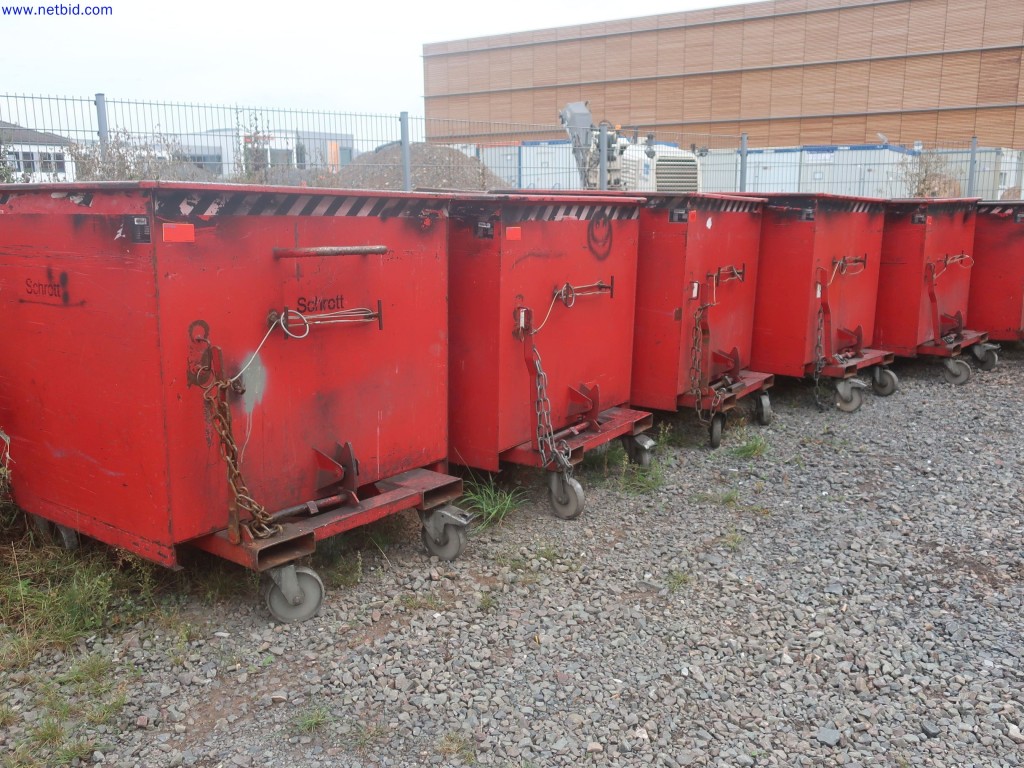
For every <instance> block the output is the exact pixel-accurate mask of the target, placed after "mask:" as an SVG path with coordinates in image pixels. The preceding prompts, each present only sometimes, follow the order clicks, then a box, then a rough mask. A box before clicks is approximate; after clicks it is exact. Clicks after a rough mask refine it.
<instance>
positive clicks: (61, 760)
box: [53, 738, 96, 765]
mask: <svg viewBox="0 0 1024 768" xmlns="http://www.w3.org/2000/svg"><path fill="white" fill-rule="evenodd" d="M95 749H96V742H94V741H93V740H92V739H81V738H79V739H73V740H71V741H68V742H66V743H65V744H62V745H61V746H60V747H58V748H57V749H55V750H54V752H53V758H54V762H55V763H56V764H57V765H70V764H71V763H72V762H73V761H74V760H75V758H78V759H79V760H81V761H83V762H84V761H86V760H88V759H89V758H90V757H91V756H92V753H93V751H94V750H95Z"/></svg>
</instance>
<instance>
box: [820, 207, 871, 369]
mask: <svg viewBox="0 0 1024 768" xmlns="http://www.w3.org/2000/svg"><path fill="white" fill-rule="evenodd" d="M821 208H822V210H820V213H819V219H820V221H819V222H818V227H819V231H820V232H821V233H822V235H823V237H821V238H820V240H819V242H820V245H819V247H820V248H821V249H822V253H821V256H822V259H821V264H822V267H823V268H824V270H825V273H823V274H822V277H825V278H826V280H827V281H828V287H827V288H828V290H827V295H828V304H829V311H830V315H831V334H830V336H831V343H832V346H831V349H832V350H833V351H834V352H838V351H842V350H843V349H844V348H848V347H849V346H850V345H851V339H852V337H853V336H854V335H855V334H856V333H857V332H858V331H859V333H860V338H861V339H862V342H863V346H865V347H866V346H870V344H871V340H872V338H873V337H874V330H875V307H876V304H877V301H878V275H879V269H880V256H881V249H882V225H883V221H884V214H883V209H882V205H881V203H879V204H865V205H863V206H858V208H859V209H863V208H866V209H867V210H855V211H850V210H844V209H842V208H838V207H837V208H836V209H832V210H829V208H828V207H827V206H822V207H821ZM826 273H827V276H826Z"/></svg>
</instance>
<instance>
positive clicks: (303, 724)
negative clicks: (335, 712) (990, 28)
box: [294, 704, 334, 733]
mask: <svg viewBox="0 0 1024 768" xmlns="http://www.w3.org/2000/svg"><path fill="white" fill-rule="evenodd" d="M333 720H334V718H333V717H332V716H331V711H330V710H329V709H328V708H327V707H325V706H323V705H322V704H317V705H315V706H311V707H308V708H307V709H305V710H304V711H302V712H300V713H299V714H298V715H296V717H295V720H294V725H295V728H296V729H297V730H299V731H300V732H302V733H316V732H317V731H319V730H322V729H323V728H324V727H325V726H327V725H329V724H330V723H331V722H332V721H333Z"/></svg>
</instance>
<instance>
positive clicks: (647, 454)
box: [633, 447, 652, 469]
mask: <svg viewBox="0 0 1024 768" xmlns="http://www.w3.org/2000/svg"><path fill="white" fill-rule="evenodd" d="M651 461H652V459H651V451H650V450H648V449H647V448H640V447H637V449H636V450H635V451H634V452H633V463H634V464H636V465H637V466H639V467H642V468H643V469H647V468H648V467H649V466H651Z"/></svg>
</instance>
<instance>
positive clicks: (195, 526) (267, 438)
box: [0, 182, 632, 621]
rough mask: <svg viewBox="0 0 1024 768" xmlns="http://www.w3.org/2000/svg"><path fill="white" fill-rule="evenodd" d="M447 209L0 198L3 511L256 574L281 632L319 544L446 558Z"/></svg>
mask: <svg viewBox="0 0 1024 768" xmlns="http://www.w3.org/2000/svg"><path fill="white" fill-rule="evenodd" d="M446 216H447V208H446V201H444V200H443V199H439V198H437V197H434V196H430V195H425V194H420V195H411V194H404V193H386V192H359V193H358V194H356V193H352V192H348V191H343V190H322V189H321V190H310V189H300V188H285V187H265V186H260V187H254V186H240V185H224V184H221V185H210V184H175V183H162V182H132V183H120V182H116V183H105V184H102V183H101V184H96V183H93V184H73V185H67V184H64V185H9V186H4V187H0V220H2V222H3V239H2V242H0V303H2V311H3V314H4V328H5V331H6V332H5V333H4V334H3V335H2V336H0V354H2V356H3V358H4V360H5V361H7V362H6V364H5V374H6V375H5V376H4V378H3V380H2V381H0V424H2V425H3V428H4V430H6V432H7V433H8V434H9V435H10V450H11V454H12V455H13V456H15V457H16V460H17V462H18V464H17V472H16V473H15V474H14V478H13V480H14V482H13V492H14V500H15V502H16V503H17V504H18V506H20V507H21V508H22V509H24V510H25V511H26V512H27V513H29V514H30V515H34V516H37V517H38V518H40V519H42V520H43V521H44V523H43V524H44V525H45V524H51V525H55V526H57V531H58V532H60V534H61V536H62V537H64V540H65V543H69V535H68V532H70V534H71V536H70V539H71V540H73V539H74V534H76V533H82V534H85V535H88V536H91V537H93V538H96V539H99V540H100V541H103V542H106V543H108V544H110V545H113V546H116V547H122V548H124V549H127V550H129V551H131V552H134V553H136V554H138V555H139V556H141V557H145V558H147V559H149V560H152V561H154V562H157V563H160V564H162V565H165V566H171V567H174V566H176V565H177V564H178V557H179V551H180V549H181V548H183V547H195V548H198V549H203V550H206V551H208V552H211V553H213V554H215V555H217V556H220V557H223V558H226V559H228V560H232V561H234V562H236V563H239V564H240V565H243V566H245V567H247V568H250V569H253V570H256V571H259V572H261V573H264V574H266V575H267V578H266V579H265V580H264V581H265V584H266V590H265V593H264V594H265V598H266V602H267V606H268V608H269V609H270V611H271V613H272V614H273V615H274V616H275V618H277V619H278V620H280V621H301V620H304V619H308V618H310V617H312V616H314V615H316V613H317V612H318V611H319V609H320V605H321V603H322V600H323V596H324V587H323V583H322V582H321V581H320V579H319V577H318V576H317V575H316V573H315V572H313V571H312V570H310V569H309V568H306V567H302V566H299V567H297V566H296V565H295V561H296V560H298V559H299V558H301V557H303V556H305V555H308V554H310V553H312V552H313V551H314V549H315V547H316V542H317V541H319V540H321V539H324V538H326V537H328V536H332V535H334V534H337V533H341V532H343V531H347V530H350V529H352V528H355V527H358V526H361V525H365V524H367V523H371V522H373V521H375V520H379V519H381V518H383V517H385V516H387V515H392V514H397V513H398V512H401V511H403V510H416V511H417V512H418V513H419V516H420V519H421V522H422V526H423V528H422V537H423V543H424V545H425V546H426V548H427V550H428V551H429V552H430V553H431V554H434V555H436V556H438V557H440V558H442V559H453V558H455V557H457V556H458V554H459V553H460V552H461V551H462V548H463V547H464V545H465V542H466V531H465V528H466V525H467V524H468V522H469V517H468V516H467V515H466V514H465V513H463V512H461V511H460V510H459V509H458V508H456V507H454V506H452V505H451V504H450V502H451V501H453V500H454V499H456V498H458V497H459V496H460V495H461V492H462V481H461V480H459V479H458V478H456V477H452V476H450V475H448V474H447V473H446V472H445V469H446V467H447V463H446V458H447V449H448V432H447V430H448V414H447V402H448V377H447V361H448V333H447V328H448V312H447V304H446V302H445V300H444V296H445V294H446V290H447V288H446V286H447V264H448V262H447V257H446V251H447V233H448V230H447V226H446V221H445V219H446ZM631 307H632V305H630V312H632V308H631Z"/></svg>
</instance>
